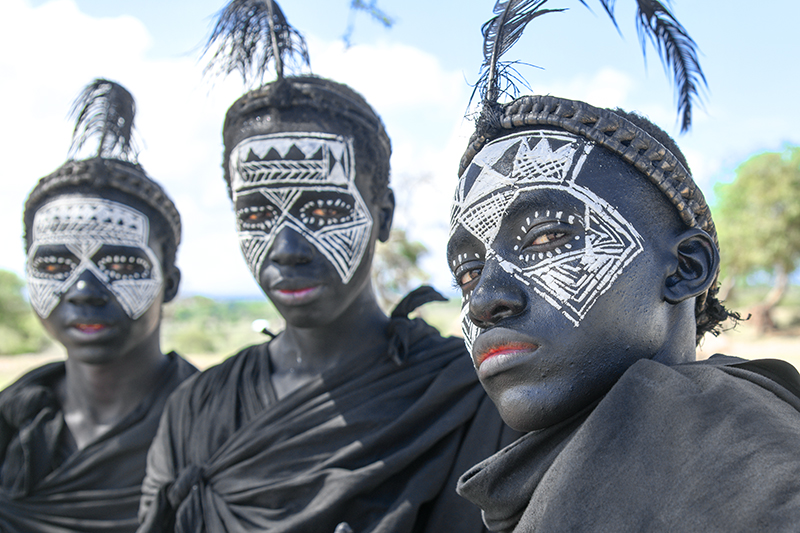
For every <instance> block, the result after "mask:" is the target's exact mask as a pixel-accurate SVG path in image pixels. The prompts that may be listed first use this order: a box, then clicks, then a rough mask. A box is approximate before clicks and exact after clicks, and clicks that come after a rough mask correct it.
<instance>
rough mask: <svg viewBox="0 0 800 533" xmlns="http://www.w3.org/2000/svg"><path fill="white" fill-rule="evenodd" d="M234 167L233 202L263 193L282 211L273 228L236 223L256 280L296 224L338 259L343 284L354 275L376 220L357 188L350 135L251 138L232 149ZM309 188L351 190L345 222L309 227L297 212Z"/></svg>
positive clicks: (333, 261)
mask: <svg viewBox="0 0 800 533" xmlns="http://www.w3.org/2000/svg"><path fill="white" fill-rule="evenodd" d="M229 169H230V175H231V189H232V191H233V200H234V203H235V202H236V200H237V199H238V198H240V197H241V196H243V195H246V194H252V193H254V192H258V193H260V194H262V195H263V196H264V197H265V198H266V199H267V200H269V202H270V203H271V204H272V205H273V206H275V207H276V208H277V211H278V216H277V219H276V220H275V221H274V223H272V224H271V225H270V227H269V229H268V230H264V229H258V230H254V229H245V228H242V225H241V223H240V221H238V222H237V226H238V228H237V231H238V234H239V245H240V247H241V249H242V254H243V255H244V257H245V260H246V261H247V265H248V266H249V267H250V271H251V272H252V274H253V276H254V277H255V278H256V279H258V277H259V273H260V272H261V268H262V266H263V264H264V260H265V259H266V257H267V254H268V252H269V250H270V248H271V247H272V244H273V242H274V240H275V237H276V236H277V235H278V234H279V233H280V232H281V230H283V229H284V228H291V229H293V230H294V231H296V232H298V233H299V234H301V235H302V236H303V237H304V238H305V239H306V240H308V241H309V242H310V243H311V244H312V245H313V246H314V247H315V248H316V249H317V250H318V251H319V252H320V253H321V254H322V255H323V256H325V257H326V258H327V259H328V261H330V262H331V264H333V266H334V268H335V269H336V272H337V273H338V274H339V277H341V279H342V282H343V283H347V282H348V281H349V280H350V278H351V277H352V276H353V273H354V272H355V271H356V269H357V268H358V266H359V264H360V263H361V258H362V257H363V255H364V252H365V251H366V249H367V246H368V245H369V235H370V233H371V232H372V223H373V222H372V216H371V214H370V212H369V209H368V208H367V205H366V203H365V202H364V199H363V198H362V196H361V193H360V192H359V190H358V188H357V187H356V183H355V160H354V152H353V145H352V141H351V140H350V139H347V138H345V137H342V136H340V135H333V134H327V133H317V132H294V133H277V134H270V135H259V136H256V137H250V138H248V139H245V140H244V141H242V142H241V143H239V144H238V145H237V146H236V147H235V148H234V149H233V151H232V153H231V159H230V167H229ZM305 192H315V193H320V192H321V193H325V192H332V193H338V194H346V195H349V196H350V197H352V198H353V206H352V213H351V214H350V216H349V217H346V219H344V220H342V221H340V222H334V223H329V224H326V225H323V226H322V227H319V228H315V227H310V226H309V225H308V224H307V223H306V222H304V221H303V218H302V217H301V216H300V215H299V213H297V207H298V205H299V202H300V201H301V197H302V195H303V193H305Z"/></svg>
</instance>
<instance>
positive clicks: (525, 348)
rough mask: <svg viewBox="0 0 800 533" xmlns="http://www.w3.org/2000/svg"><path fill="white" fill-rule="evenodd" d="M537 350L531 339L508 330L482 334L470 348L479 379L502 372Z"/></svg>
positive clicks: (492, 330) (537, 345)
mask: <svg viewBox="0 0 800 533" xmlns="http://www.w3.org/2000/svg"><path fill="white" fill-rule="evenodd" d="M538 349H539V344H537V343H536V342H535V341H534V340H533V339H532V338H530V337H528V336H527V335H523V334H520V333H518V332H516V331H514V330H509V329H491V330H489V331H487V332H485V333H482V334H481V335H480V336H479V337H478V338H477V339H475V343H474V344H473V346H472V361H473V363H474V364H475V368H476V369H477V370H478V375H479V376H480V377H482V378H483V377H488V376H490V375H494V374H497V373H499V372H502V371H504V370H506V369H508V368H510V367H512V366H514V365H516V364H518V363H519V362H521V361H522V360H523V359H525V358H526V356H530V355H531V354H533V353H535V352H536V351H537V350H538Z"/></svg>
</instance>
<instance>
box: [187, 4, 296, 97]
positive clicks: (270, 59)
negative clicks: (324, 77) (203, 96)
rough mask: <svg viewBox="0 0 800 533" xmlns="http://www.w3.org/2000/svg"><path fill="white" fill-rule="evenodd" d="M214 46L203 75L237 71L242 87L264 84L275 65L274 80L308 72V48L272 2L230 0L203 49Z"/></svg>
mask: <svg viewBox="0 0 800 533" xmlns="http://www.w3.org/2000/svg"><path fill="white" fill-rule="evenodd" d="M215 46H216V51H215V52H214V55H213V56H212V57H211V60H210V62H209V64H208V66H207V67H206V69H205V73H206V74H209V73H215V74H221V75H228V74H230V73H231V72H234V71H238V72H239V74H240V75H241V76H242V80H243V81H244V82H245V84H248V85H250V84H252V83H254V82H256V81H258V82H259V83H263V81H264V75H265V74H266V73H267V71H268V70H269V65H270V63H274V66H275V73H276V75H277V77H278V78H279V79H280V78H283V77H284V73H285V72H287V71H288V72H291V73H294V72H299V71H300V70H302V69H303V68H304V67H306V68H309V69H310V59H309V57H308V46H307V45H306V41H305V39H304V38H303V36H302V35H301V34H300V32H299V31H297V30H296V29H295V28H294V27H292V26H291V25H290V24H289V22H288V21H287V20H286V16H285V15H284V14H283V11H282V10H281V8H280V6H278V4H277V2H274V1H273V0H233V1H232V2H230V3H229V4H228V5H227V6H225V8H224V9H222V11H220V12H219V19H218V20H217V24H216V25H215V26H214V30H213V31H212V32H211V36H210V37H209V39H208V43H206V45H205V48H204V50H203V55H205V54H207V53H209V52H210V51H211V49H212V48H213V47H215Z"/></svg>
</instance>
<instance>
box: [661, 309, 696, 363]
mask: <svg viewBox="0 0 800 533" xmlns="http://www.w3.org/2000/svg"><path fill="white" fill-rule="evenodd" d="M696 331H697V321H696V319H695V316H694V298H690V299H688V300H685V301H683V302H681V303H679V304H675V308H674V315H673V320H672V322H671V324H670V327H669V331H668V333H667V335H666V338H667V342H666V343H664V346H662V348H661V350H659V352H658V353H657V354H656V356H655V357H653V360H654V361H657V362H659V363H662V364H665V365H679V364H681V363H690V362H692V361H694V360H695V359H696V358H697V343H696V341H695V333H696Z"/></svg>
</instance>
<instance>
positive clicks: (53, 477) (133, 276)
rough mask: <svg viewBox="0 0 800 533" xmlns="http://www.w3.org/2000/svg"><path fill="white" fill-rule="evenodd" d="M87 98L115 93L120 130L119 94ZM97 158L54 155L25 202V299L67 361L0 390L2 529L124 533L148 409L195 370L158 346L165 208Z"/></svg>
mask: <svg viewBox="0 0 800 533" xmlns="http://www.w3.org/2000/svg"><path fill="white" fill-rule="evenodd" d="M87 91H89V93H91V94H94V95H99V97H98V100H103V101H104V102H108V101H109V100H112V99H113V98H112V97H111V96H109V95H116V96H117V97H118V96H120V95H122V96H124V99H126V100H129V104H130V110H131V113H130V115H128V116H126V118H125V119H121V120H122V121H127V122H129V123H130V122H132V118H133V117H132V109H133V107H132V106H133V100H132V98H131V97H130V94H129V93H127V91H125V89H124V88H122V87H121V86H119V85H117V84H114V83H113V82H109V81H107V80H96V81H95V82H94V84H92V85H90V87H89V88H87ZM87 94H88V93H87ZM90 114H91V113H90ZM108 116H109V118H110V117H111V116H112V113H108ZM113 116H114V118H113V119H111V120H114V123H115V124H117V125H120V124H121V122H119V121H118V120H117V119H118V118H120V117H122V116H123V115H118V116H117V115H113ZM111 137H112V134H108V135H107V136H106V138H105V142H106V143H109V144H108V145H106V147H105V148H108V146H110V145H112V144H114V143H112V142H111V141H110V139H111ZM126 143H127V141H126ZM100 153H101V154H103V155H104V156H102V157H101V156H98V157H94V158H91V159H87V160H81V161H75V160H70V161H67V162H66V163H65V164H64V165H63V166H62V167H61V168H59V169H58V170H56V171H55V172H54V173H53V174H50V175H49V176H46V177H44V178H42V179H41V180H40V181H39V183H38V184H37V185H36V187H35V188H34V189H33V191H32V192H31V194H30V196H29V197H28V200H27V202H26V204H25V214H24V224H25V246H26V250H27V277H28V290H29V294H30V300H31V305H32V306H33V308H34V310H35V311H36V314H37V315H38V316H39V319H40V320H41V322H42V324H43V325H44V327H45V329H46V330H47V331H48V333H49V334H50V335H51V336H52V337H53V338H54V339H56V340H57V341H58V342H60V343H61V344H63V345H64V348H65V349H66V351H67V360H66V361H65V362H60V363H51V364H48V365H45V366H43V367H40V368H37V369H35V370H33V371H31V372H30V373H28V374H26V375H25V376H23V377H22V378H20V379H19V380H18V381H17V382H16V383H14V384H13V385H11V386H9V387H8V388H7V389H5V390H4V391H2V392H0V530H2V531H4V532H9V533H10V532H20V533H21V532H30V531H40V532H48V533H50V532H52V533H55V532H60V533H62V532H84V533H85V532H91V531H97V532H100V531H121V532H124V531H131V532H132V531H135V530H136V528H137V525H138V520H137V514H136V513H137V510H138V503H139V498H140V495H141V482H142V479H143V478H144V471H145V462H146V456H147V449H148V447H149V446H150V442H151V440H152V438H153V436H154V435H155V432H156V429H157V428H158V421H159V418H160V416H161V411H162V410H163V407H164V404H165V402H166V399H167V397H168V396H169V394H170V393H171V392H172V391H173V390H174V389H175V388H176V387H177V385H178V384H179V383H181V382H182V381H183V380H184V379H185V378H187V377H188V376H189V375H191V374H192V373H194V372H195V369H194V367H192V366H191V365H190V364H189V363H187V362H186V361H184V360H183V359H181V358H180V357H179V356H177V355H176V354H175V353H174V352H173V353H170V354H164V353H163V352H162V351H161V348H160V340H159V328H160V323H161V306H162V304H163V303H164V302H168V301H170V300H171V299H172V298H174V297H175V294H176V293H177V291H178V283H179V281H180V272H179V271H178V269H177V267H175V253H176V250H177V246H178V243H179V242H180V236H181V223H180V216H179V215H178V211H177V210H176V209H175V206H174V204H173V203H172V201H171V200H170V199H169V197H168V196H167V195H166V193H165V192H164V191H163V190H162V188H161V187H160V186H159V185H158V184H157V183H155V182H154V181H152V180H151V179H150V178H148V177H147V175H146V174H145V173H144V170H143V169H142V167H140V166H139V165H138V164H135V163H131V162H129V161H127V160H123V155H127V154H126V153H125V151H123V152H122V153H121V154H120V155H119V156H117V157H119V158H116V157H105V150H104V149H103V148H101V150H100ZM125 159H127V157H125Z"/></svg>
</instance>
